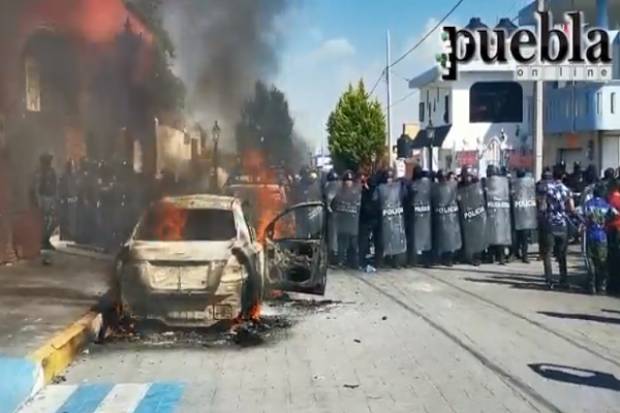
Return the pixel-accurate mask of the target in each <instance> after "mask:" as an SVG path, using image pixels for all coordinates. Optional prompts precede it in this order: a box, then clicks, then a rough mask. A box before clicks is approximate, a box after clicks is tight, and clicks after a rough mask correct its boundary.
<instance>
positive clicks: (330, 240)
mask: <svg viewBox="0 0 620 413" xmlns="http://www.w3.org/2000/svg"><path fill="white" fill-rule="evenodd" d="M340 186H341V184H340V181H330V182H327V183H326V184H325V186H324V187H323V197H324V198H325V204H326V205H328V206H331V205H332V202H333V200H334V198H335V197H336V195H337V194H338V191H339V190H340ZM327 245H328V247H329V250H330V251H332V252H334V253H336V252H337V251H338V222H337V220H336V219H335V214H334V212H330V213H329V214H328V216H327Z"/></svg>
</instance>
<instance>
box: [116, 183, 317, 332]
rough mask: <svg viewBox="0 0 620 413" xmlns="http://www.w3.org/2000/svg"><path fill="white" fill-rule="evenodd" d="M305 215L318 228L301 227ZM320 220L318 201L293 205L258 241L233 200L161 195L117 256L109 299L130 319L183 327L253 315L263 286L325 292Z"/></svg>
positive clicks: (273, 222) (212, 196) (216, 197)
mask: <svg viewBox="0 0 620 413" xmlns="http://www.w3.org/2000/svg"><path fill="white" fill-rule="evenodd" d="M307 216H314V217H315V218H314V220H316V222H317V223H318V226H314V228H312V227H311V226H308V225H304V221H303V219H301V217H307ZM324 217H325V211H324V206H323V204H322V203H307V204H299V205H295V206H292V207H291V208H288V209H286V210H284V211H283V212H281V213H280V214H279V215H277V216H276V218H275V219H274V220H273V221H272V222H271V223H270V224H269V225H267V228H266V231H265V237H264V240H262V241H260V240H257V238H256V232H255V230H254V228H253V227H252V226H251V225H249V224H248V222H247V221H246V220H245V215H244V211H243V210H242V205H241V201H240V200H239V199H237V198H234V197H227V196H219V195H188V196H177V197H166V198H163V199H161V200H160V201H158V202H156V203H154V204H153V205H151V207H149V208H148V209H147V211H146V212H145V213H144V215H143V216H142V218H141V219H140V220H139V222H138V224H137V225H136V227H135V228H134V230H133V232H132V235H131V236H130V238H129V240H128V241H127V242H126V243H125V244H124V246H123V248H122V250H121V252H120V253H119V255H118V257H117V260H116V266H115V288H114V295H115V296H114V299H115V301H117V303H118V304H119V305H118V307H119V308H121V309H122V312H123V314H125V315H127V316H129V317H131V318H133V319H136V320H157V321H160V322H163V323H164V324H167V325H170V326H179V327H183V326H210V325H213V324H215V323H217V322H219V321H224V320H232V319H236V318H244V319H250V318H257V317H258V315H259V313H260V305H261V302H262V300H263V296H264V291H265V290H266V289H277V290H281V291H294V292H301V293H308V294H318V295H323V294H324V292H325V284H326V277H327V262H326V244H325V242H326V241H325V233H326V227H325V219H324ZM317 218H318V220H317Z"/></svg>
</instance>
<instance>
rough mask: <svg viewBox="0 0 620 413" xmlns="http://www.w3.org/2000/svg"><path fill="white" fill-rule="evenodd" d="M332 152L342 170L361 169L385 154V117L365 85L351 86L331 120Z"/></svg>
mask: <svg viewBox="0 0 620 413" xmlns="http://www.w3.org/2000/svg"><path fill="white" fill-rule="evenodd" d="M327 132H328V140H329V150H330V153H331V155H332V158H333V159H334V163H335V165H336V167H338V168H339V169H352V170H354V171H356V170H358V169H359V168H360V167H365V166H369V165H371V163H372V162H373V158H375V159H379V158H381V157H382V156H383V154H384V153H385V117H384V115H383V111H382V110H381V105H380V104H379V102H378V101H377V100H371V99H370V96H369V95H368V93H367V92H366V89H365V87H364V82H363V81H361V80H360V81H359V83H358V85H357V87H355V88H354V87H353V86H352V85H349V87H348V89H347V90H346V92H344V94H343V95H342V96H341V97H340V100H339V101H338V104H337V105H336V108H335V109H334V111H333V112H332V113H331V114H330V115H329V120H328V121H327Z"/></svg>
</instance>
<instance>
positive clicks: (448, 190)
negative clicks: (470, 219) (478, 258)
mask: <svg viewBox="0 0 620 413" xmlns="http://www.w3.org/2000/svg"><path fill="white" fill-rule="evenodd" d="M431 205H432V207H433V216H432V221H433V247H434V249H435V251H436V252H437V253H438V254H443V253H445V252H454V251H456V250H459V249H461V245H462V242H461V226H460V223H459V207H458V204H457V202H456V185H455V184H454V183H452V182H438V183H435V184H433V186H432V190H431Z"/></svg>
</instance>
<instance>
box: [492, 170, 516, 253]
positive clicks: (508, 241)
mask: <svg viewBox="0 0 620 413" xmlns="http://www.w3.org/2000/svg"><path fill="white" fill-rule="evenodd" d="M486 189H487V191H486V192H487V242H488V243H489V245H503V246H509V245H512V230H511V225H510V188H509V186H508V178H506V177H505V176H492V177H489V178H487V181H486Z"/></svg>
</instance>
